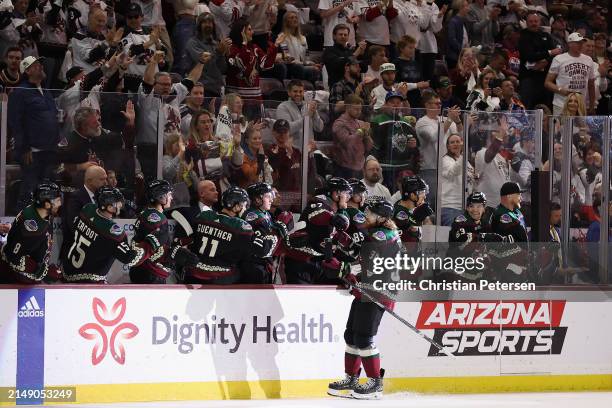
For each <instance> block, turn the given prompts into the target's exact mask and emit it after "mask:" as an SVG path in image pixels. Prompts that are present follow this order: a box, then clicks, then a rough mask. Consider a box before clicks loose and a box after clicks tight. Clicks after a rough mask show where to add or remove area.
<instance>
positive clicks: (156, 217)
mask: <svg viewBox="0 0 612 408" xmlns="http://www.w3.org/2000/svg"><path fill="white" fill-rule="evenodd" d="M147 221H149V222H151V223H153V224H157V223H158V222H160V221H161V217H160V216H159V214H157V213H151V214H149V216H148V217H147Z"/></svg>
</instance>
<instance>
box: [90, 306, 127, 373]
mask: <svg viewBox="0 0 612 408" xmlns="http://www.w3.org/2000/svg"><path fill="white" fill-rule="evenodd" d="M91 307H92V309H93V314H94V317H95V318H96V320H97V322H92V323H86V324H84V325H83V326H81V327H80V328H79V334H80V335H81V337H83V338H84V339H87V340H96V344H95V345H94V347H93V349H92V351H91V364H92V365H98V364H100V363H101V362H102V361H103V360H104V358H105V357H106V354H107V352H108V351H109V349H110V354H111V355H112V357H113V359H114V360H115V361H116V362H117V363H119V364H121V365H123V364H125V348H124V347H123V342H122V339H125V340H127V339H131V338H132V337H134V336H136V335H137V334H138V327H136V325H134V324H133V323H128V322H123V323H119V322H120V321H121V320H122V319H123V316H124V315H125V311H126V300H125V298H124V297H122V298H120V299H119V300H117V301H116V302H115V304H114V305H113V308H112V309H111V310H110V311H109V310H107V308H106V304H104V302H103V301H102V300H101V299H99V298H97V297H94V298H93V301H92V304H91ZM107 328H108V330H109V332H110V337H109V336H108V335H107V333H106V330H107ZM111 329H112V330H111Z"/></svg>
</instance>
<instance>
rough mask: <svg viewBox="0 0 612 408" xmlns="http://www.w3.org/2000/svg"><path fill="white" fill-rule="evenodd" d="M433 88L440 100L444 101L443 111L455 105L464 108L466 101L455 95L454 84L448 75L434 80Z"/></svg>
mask: <svg viewBox="0 0 612 408" xmlns="http://www.w3.org/2000/svg"><path fill="white" fill-rule="evenodd" d="M433 89H434V91H435V93H436V94H437V95H438V96H439V97H440V102H442V107H441V108H442V112H444V111H446V110H448V109H450V108H452V107H453V106H458V107H459V108H461V109H463V106H464V105H465V102H464V101H462V100H460V99H459V98H457V97H456V96H455V95H454V93H453V84H452V83H451V81H450V79H448V77H447V76H440V77H439V78H438V79H437V80H434V83H433Z"/></svg>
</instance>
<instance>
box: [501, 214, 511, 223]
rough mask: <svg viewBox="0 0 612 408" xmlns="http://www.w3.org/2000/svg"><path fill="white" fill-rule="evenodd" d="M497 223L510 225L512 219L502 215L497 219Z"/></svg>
mask: <svg viewBox="0 0 612 408" xmlns="http://www.w3.org/2000/svg"><path fill="white" fill-rule="evenodd" d="M499 221H500V222H501V223H502V224H510V223H511V222H512V217H511V216H510V215H508V214H502V216H501V217H499Z"/></svg>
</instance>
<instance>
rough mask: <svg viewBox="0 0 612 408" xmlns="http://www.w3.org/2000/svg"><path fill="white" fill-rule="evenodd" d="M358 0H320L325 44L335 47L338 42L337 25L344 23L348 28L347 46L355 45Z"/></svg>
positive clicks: (345, 43)
mask: <svg viewBox="0 0 612 408" xmlns="http://www.w3.org/2000/svg"><path fill="white" fill-rule="evenodd" d="M356 3H357V1H356V0H319V14H320V15H321V19H322V20H323V46H324V47H333V46H334V44H335V43H336V39H335V37H336V34H335V31H336V27H337V26H338V25H339V24H342V25H343V26H344V27H346V29H347V30H348V32H347V36H346V41H345V42H344V43H343V44H342V45H343V46H345V47H349V46H355V45H356V44H355V26H354V23H355V22H356V21H357V20H358V19H359V18H358V17H357V4H356Z"/></svg>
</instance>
